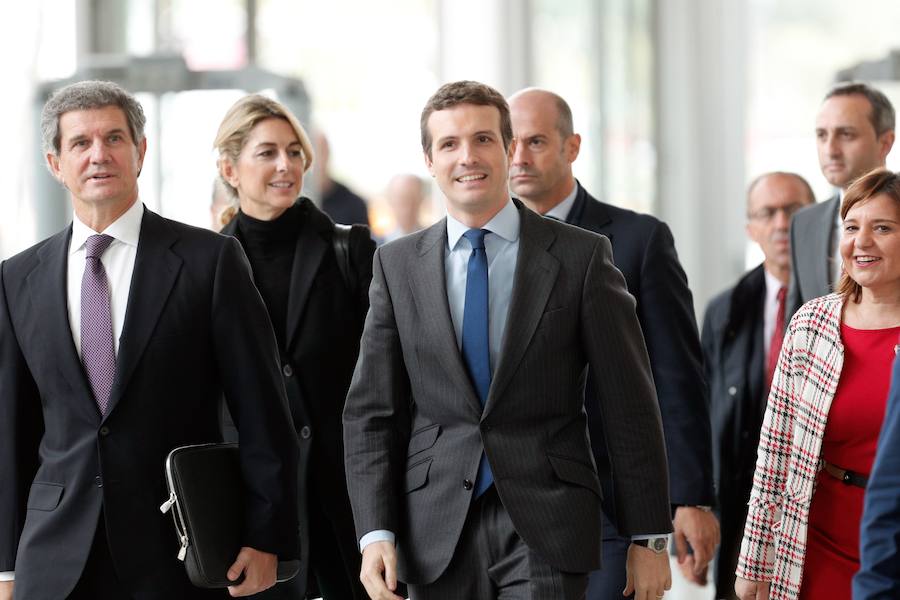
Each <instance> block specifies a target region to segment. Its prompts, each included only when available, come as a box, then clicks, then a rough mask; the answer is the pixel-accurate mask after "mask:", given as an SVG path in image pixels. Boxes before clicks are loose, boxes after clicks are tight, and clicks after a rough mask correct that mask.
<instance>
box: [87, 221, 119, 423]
mask: <svg viewBox="0 0 900 600" xmlns="http://www.w3.org/2000/svg"><path fill="white" fill-rule="evenodd" d="M112 242H113V238H111V237H110V236H108V235H92V236H90V237H89V238H88V239H87V241H86V242H85V243H84V247H85V251H86V253H87V260H86V262H85V264H84V277H83V278H82V279H81V362H82V363H83V364H84V370H85V372H86V373H87V376H88V381H89V382H90V384H91V390H93V392H94V400H95V401H96V402H97V407H98V408H99V409H100V414H101V415H105V414H106V407H107V403H108V402H109V392H110V390H111V389H112V384H113V378H115V376H116V352H115V346H113V332H112V311H111V309H110V305H109V281H108V280H107V278H106V271H104V270H103V263H102V262H100V257H101V256H103V252H105V251H106V249H107V248H109V245H110V244H111V243H112Z"/></svg>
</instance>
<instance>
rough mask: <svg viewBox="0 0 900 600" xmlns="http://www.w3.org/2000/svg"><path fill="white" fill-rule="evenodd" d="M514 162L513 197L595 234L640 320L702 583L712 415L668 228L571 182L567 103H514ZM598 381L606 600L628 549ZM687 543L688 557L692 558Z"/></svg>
mask: <svg viewBox="0 0 900 600" xmlns="http://www.w3.org/2000/svg"><path fill="white" fill-rule="evenodd" d="M509 104H510V111H511V114H512V125H513V134H514V135H515V137H516V140H517V146H516V153H515V155H514V156H513V159H512V162H511V163H510V179H509V181H510V188H511V189H512V192H513V194H514V195H516V196H518V197H519V198H520V199H522V200H523V201H524V202H525V204H526V205H527V206H529V207H530V208H532V209H533V210H535V211H537V212H538V213H540V214H543V215H545V216H548V217H551V218H556V219H558V220H560V221H565V222H567V223H570V224H572V225H576V226H578V227H582V228H584V229H588V230H590V231H594V232H597V233H601V234H603V235H605V236H606V237H608V238H609V240H610V242H611V243H612V246H613V259H614V261H615V264H616V267H617V268H618V269H619V270H620V271H622V274H623V275H624V276H625V281H626V283H627V285H628V291H629V292H631V294H632V295H633V296H634V297H635V300H637V314H638V319H639V321H640V324H641V329H642V330H643V333H644V340H645V341H646V344H647V352H648V354H649V355H650V366H651V369H652V371H653V379H654V381H655V383H656V394H657V397H658V399H659V408H660V413H661V414H662V420H663V428H664V430H665V437H666V450H667V454H668V458H669V469H670V476H669V485H670V492H669V493H670V497H671V500H672V503H673V506H674V508H675V512H674V522H673V524H674V528H675V534H674V538H675V547H676V549H677V551H678V555H679V558H680V560H681V561H682V563H684V564H688V565H689V567H690V568H689V570H690V571H691V572H693V573H696V574H697V576H698V577H700V576H701V575H702V573H703V572H704V571H705V569H706V564H707V563H708V562H709V560H710V559H711V558H712V555H713V552H714V550H715V547H716V545H717V544H718V541H719V526H718V523H717V522H716V518H715V516H713V515H712V514H711V513H710V512H709V507H710V506H711V505H712V503H713V485H712V460H711V447H710V427H709V408H708V406H707V402H706V398H707V394H706V385H705V383H704V380H703V367H702V362H701V360H702V359H701V354H700V343H699V338H698V335H697V324H696V322H695V320H694V308H693V301H692V299H691V292H690V290H689V289H688V286H687V278H686V277H685V274H684V271H683V270H682V268H681V265H680V264H679V262H678V257H677V255H676V253H675V246H674V242H673V240H672V234H671V232H670V231H669V228H668V227H667V226H666V225H665V223H662V222H661V221H659V220H657V219H655V218H653V217H651V216H649V215H641V214H638V213H635V212H632V211H629V210H624V209H621V208H616V207H614V206H611V205H609V204H605V203H602V202H599V201H597V200H595V199H594V198H593V197H592V196H591V195H590V194H588V192H587V191H586V190H585V189H584V188H583V187H581V185H580V184H579V183H578V182H577V181H576V180H575V177H574V176H573V175H572V163H573V162H574V161H575V159H576V158H577V157H578V151H579V147H580V144H581V137H580V136H579V135H578V134H576V133H575V132H574V130H573V125H572V111H571V110H570V108H569V106H568V104H567V103H566V101H565V100H564V99H563V98H561V97H560V96H558V95H557V94H554V93H552V92H549V91H545V90H539V89H533V88H532V89H526V90H522V91H520V92H518V93H516V94H514V95H513V96H512V97H511V98H510V100H509ZM597 402H598V396H597V391H596V380H595V379H589V381H588V387H587V393H586V396H585V408H586V409H587V411H588V423H589V425H590V432H591V442H592V445H593V450H594V457H595V459H596V461H597V466H598V470H599V471H600V474H601V483H602V484H603V487H604V499H605V500H604V504H603V509H604V517H605V519H604V523H603V568H602V569H601V570H600V571H596V572H594V573H593V574H592V575H591V581H590V587H589V588H588V598H597V599H600V598H612V597H613V594H615V595H618V594H620V593H621V591H622V589H623V588H624V587H625V558H626V553H627V550H628V545H629V541H630V540H628V539H625V538H623V537H622V536H620V535H619V534H618V531H617V529H616V526H617V524H618V522H617V518H616V517H617V515H616V514H615V508H614V506H613V503H612V502H611V499H612V498H613V497H614V490H613V489H612V480H611V477H610V465H609V457H608V456H607V452H606V444H605V440H604V435H603V428H602V427H601V421H600V411H599V410H598V407H597ZM687 543H689V544H690V546H691V548H692V549H693V554H692V555H688V552H687Z"/></svg>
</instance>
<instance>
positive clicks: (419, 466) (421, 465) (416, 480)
mask: <svg viewBox="0 0 900 600" xmlns="http://www.w3.org/2000/svg"><path fill="white" fill-rule="evenodd" d="M432 460H434V459H431V458H426V459H425V460H423V461H421V462H417V463H416V464H414V465H413V466H411V467H410V468H408V469H407V470H406V478H405V480H404V484H403V488H404V491H405V492H406V493H409V492H412V491H413V490H417V489H419V488H420V487H423V486H424V485H425V484H426V483H428V471H429V470H430V469H431V461H432Z"/></svg>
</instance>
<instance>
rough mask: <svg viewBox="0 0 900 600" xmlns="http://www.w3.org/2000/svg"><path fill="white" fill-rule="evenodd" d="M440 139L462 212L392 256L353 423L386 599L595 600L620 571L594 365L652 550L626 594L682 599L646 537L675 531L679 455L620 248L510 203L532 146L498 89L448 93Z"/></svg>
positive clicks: (351, 457)
mask: <svg viewBox="0 0 900 600" xmlns="http://www.w3.org/2000/svg"><path fill="white" fill-rule="evenodd" d="M421 129H422V147H423V150H424V152H425V162H426V164H427V166H428V168H429V170H430V171H431V174H432V176H433V177H435V179H436V180H437V182H438V185H439V186H440V188H441V190H442V191H443V193H444V195H445V196H446V200H447V213H448V215H447V218H446V219H444V220H442V221H440V222H439V223H437V224H436V225H434V226H432V227H430V228H428V229H426V230H424V231H422V232H419V233H416V234H412V235H409V236H406V237H404V238H401V239H399V240H397V241H395V242H392V243H390V244H387V245H385V246H383V247H381V248H380V249H379V250H378V251H377V252H376V255H375V259H374V277H373V280H372V286H371V288H370V301H371V308H370V311H369V314H368V317H367V319H366V325H365V330H364V332H363V339H362V342H361V352H360V358H359V362H358V363H357V367H356V372H355V374H354V377H353V383H352V384H351V388H350V392H349V395H348V397H347V404H346V407H345V410H344V439H345V448H346V450H345V455H346V470H347V481H348V487H349V491H350V498H351V502H352V504H353V512H354V518H355V521H356V529H357V534H358V537H359V538H360V548H361V550H362V552H363V566H362V572H361V574H360V577H361V579H362V581H363V583H364V584H365V586H366V589H367V591H368V592H369V595H370V596H371V597H372V598H390V599H396V598H399V597H398V596H397V595H396V594H394V593H393V591H394V590H395V589H396V585H397V580H398V579H400V580H401V581H405V582H407V583H408V584H409V590H410V596H411V597H412V598H413V599H414V600H419V599H424V598H438V599H444V598H447V599H449V598H477V599H479V600H480V599H486V598H496V597H498V596H500V595H502V597H504V598H522V599H526V598H527V599H538V598H540V599H548V600H549V599H551V598H552V599H554V600H555V599H559V598H566V599H567V598H581V597H583V595H584V592H585V588H586V585H587V573H588V572H589V571H592V570H594V569H597V568H599V567H600V537H599V536H598V535H597V531H598V530H599V528H600V511H601V509H600V496H601V491H600V484H599V481H598V479H597V473H596V467H595V465H594V460H593V456H592V454H591V448H590V440H589V436H588V434H587V429H586V417H585V413H584V405H583V404H584V400H583V398H584V384H585V377H586V373H587V369H588V366H590V369H591V371H592V372H593V373H594V374H595V375H596V378H597V381H598V388H599V389H600V397H601V403H600V404H601V410H602V412H603V422H604V424H605V425H606V427H605V434H606V441H607V446H608V448H609V455H610V460H611V463H612V471H613V478H614V482H615V486H614V487H615V490H616V499H615V500H616V504H617V506H618V510H619V511H620V512H619V514H620V515H621V516H620V529H621V530H622V533H623V534H626V535H632V536H635V537H634V539H635V540H636V542H635V543H634V544H632V546H631V548H630V549H629V553H628V588H627V589H626V592H629V593H630V592H631V591H632V590H634V591H635V597H636V598H638V599H639V600H645V599H653V598H660V597H662V595H663V594H664V592H665V590H666V589H668V588H669V584H670V574H669V565H668V557H667V556H666V555H665V553H664V544H663V547H662V548H659V547H658V546H657V548H655V549H654V548H653V547H652V546H654V545H655V544H648V543H647V540H646V539H644V540H641V539H640V538H642V537H644V538H647V537H654V536H664V535H665V533H667V532H669V531H671V517H670V514H669V498H668V492H667V490H668V481H667V479H668V477H667V466H666V457H665V449H664V444H663V437H662V429H661V425H660V417H659V410H658V407H657V403H656V396H655V391H654V387H653V382H652V377H651V375H650V368H649V364H648V360H647V352H646V349H645V347H644V341H643V337H642V335H641V331H640V328H639V326H638V321H637V318H636V316H635V303H634V300H633V298H632V297H631V296H630V295H629V294H628V292H627V291H626V288H625V281H624V279H623V277H622V275H621V273H619V271H617V270H616V269H615V267H614V266H613V263H612V253H611V250H610V245H609V241H608V240H607V239H606V238H604V237H602V236H598V235H596V234H593V233H590V232H587V231H583V230H580V229H577V228H574V227H570V226H568V225H565V224H562V223H557V222H554V221H551V220H549V219H544V218H542V217H540V216H538V215H537V214H536V213H533V212H531V211H529V210H528V209H526V208H525V207H524V206H523V205H522V204H521V203H519V202H517V201H514V200H512V199H511V198H510V196H509V192H508V189H507V179H508V165H509V160H510V156H511V155H512V152H513V150H514V146H515V143H514V141H513V140H512V128H511V125H510V118H509V109H508V107H507V105H506V101H505V100H504V99H503V97H502V95H500V94H499V93H498V92H497V91H496V90H493V89H492V88H489V87H487V86H485V85H482V84H478V83H475V82H470V81H462V82H456V83H451V84H447V85H445V86H443V87H442V88H440V89H439V90H438V91H437V92H436V93H435V94H434V96H432V97H431V99H430V100H429V101H428V103H427V104H426V107H425V110H424V111H423V113H422V118H421ZM479 282H481V283H479ZM472 323H480V325H479V327H480V328H481V329H478V328H476V327H473V325H472ZM476 330H477V333H473V331H476ZM641 542H643V543H641ZM663 542H664V538H663ZM659 550H662V551H663V552H662V553H659V552H658V551H659Z"/></svg>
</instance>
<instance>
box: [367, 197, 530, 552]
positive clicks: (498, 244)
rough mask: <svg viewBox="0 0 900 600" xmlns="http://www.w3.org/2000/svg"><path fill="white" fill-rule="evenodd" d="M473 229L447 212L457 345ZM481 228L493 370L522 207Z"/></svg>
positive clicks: (387, 537)
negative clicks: (470, 238)
mask: <svg viewBox="0 0 900 600" xmlns="http://www.w3.org/2000/svg"><path fill="white" fill-rule="evenodd" d="M469 229H470V228H469V227H468V226H466V225H463V224H462V223H460V222H459V221H457V220H456V219H454V218H453V217H451V216H450V215H449V214H448V215H447V247H446V248H444V271H445V273H446V276H447V303H448V305H449V306H450V318H451V319H452V321H453V331H454V332H455V333H456V345H457V347H459V348H462V326H463V312H464V310H465V305H466V274H467V272H468V268H469V257H470V256H472V245H471V244H470V243H469V240H467V239H466V238H464V237H463V234H464V233H465V232H466V231H468V230H469ZM481 229H486V230H488V231H489V232H490V233H488V234H487V235H485V236H484V252H485V255H486V256H487V262H488V329H489V331H488V337H489V344H490V353H491V372H492V373H493V372H494V370H495V369H496V368H497V361H498V360H499V356H500V348H501V345H502V343H503V333H504V332H505V331H506V317H507V315H508V313H509V301H510V298H511V297H512V286H513V277H514V275H515V273H516V263H517V262H518V257H519V229H520V218H519V210H518V209H517V208H516V205H515V204H513V202H512V200H511V199H510V200H509V201H508V202H507V203H506V205H505V206H504V207H503V208H502V209H500V212H498V213H497V214H496V215H494V218H493V219H491V220H490V221H488V222H487V223H486V224H485V225H484V226H483V227H482V228H481ZM395 540H396V538H395V536H394V533H393V532H391V531H387V530H384V529H378V530H375V531H370V532H369V533H367V534H365V535H364V536H362V538H360V540H359V549H360V551H362V549H363V548H365V547H366V546H368V545H369V544H372V543H374V542H384V541H388V542H391V543H392V544H393V543H394V542H395Z"/></svg>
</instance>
